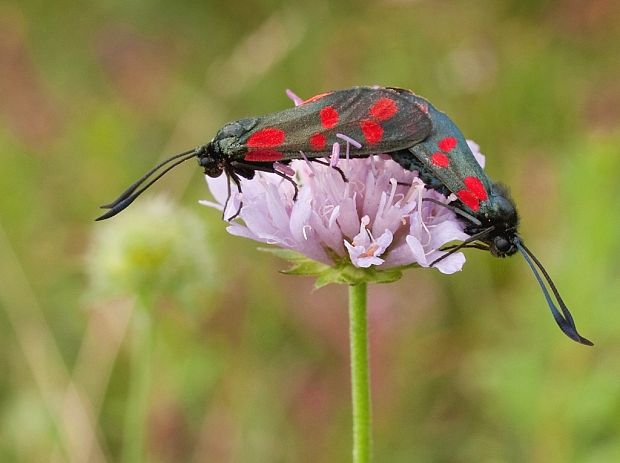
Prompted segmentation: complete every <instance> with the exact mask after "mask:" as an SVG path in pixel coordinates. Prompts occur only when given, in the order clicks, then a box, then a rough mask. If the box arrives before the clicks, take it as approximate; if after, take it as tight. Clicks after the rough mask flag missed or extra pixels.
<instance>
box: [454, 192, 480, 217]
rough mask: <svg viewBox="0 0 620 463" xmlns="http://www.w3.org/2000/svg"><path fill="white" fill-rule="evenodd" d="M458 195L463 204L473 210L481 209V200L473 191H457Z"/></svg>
mask: <svg viewBox="0 0 620 463" xmlns="http://www.w3.org/2000/svg"><path fill="white" fill-rule="evenodd" d="M456 195H457V196H458V197H459V199H460V200H461V201H462V202H463V204H465V205H466V206H468V207H469V208H470V209H471V210H472V211H474V212H476V211H478V209H480V201H478V198H476V197H475V196H474V194H473V193H472V192H471V191H469V190H461V191H457V193H456Z"/></svg>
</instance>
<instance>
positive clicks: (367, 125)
mask: <svg viewBox="0 0 620 463" xmlns="http://www.w3.org/2000/svg"><path fill="white" fill-rule="evenodd" d="M360 128H361V129H362V133H363V134H364V138H365V139H366V141H367V142H368V143H370V144H371V145H372V144H374V143H378V142H380V141H381V138H383V127H381V126H380V125H379V124H378V123H377V122H375V121H371V120H368V119H365V120H363V121H362V122H360Z"/></svg>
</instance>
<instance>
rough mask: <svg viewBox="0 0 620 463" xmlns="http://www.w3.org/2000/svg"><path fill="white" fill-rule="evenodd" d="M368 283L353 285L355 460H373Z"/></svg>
mask: <svg viewBox="0 0 620 463" xmlns="http://www.w3.org/2000/svg"><path fill="white" fill-rule="evenodd" d="M366 287H367V284H366V283H358V284H356V285H350V286H349V336H350V342H351V391H352V399H353V463H369V462H370V455H371V445H372V441H371V416H370V372H369V365H368V320H367V315H366Z"/></svg>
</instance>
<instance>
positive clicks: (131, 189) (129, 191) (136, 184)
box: [100, 149, 199, 209]
mask: <svg viewBox="0 0 620 463" xmlns="http://www.w3.org/2000/svg"><path fill="white" fill-rule="evenodd" d="M198 152H199V149H192V150H188V151H185V152H183V153H179V154H175V155H174V156H172V157H170V158H168V159H166V160H165V161H162V162H160V163H159V164H157V165H156V166H155V167H153V168H152V169H151V170H149V171H148V172H147V173H146V174H144V175H143V176H142V177H140V178H139V179H138V180H136V181H135V182H134V183H132V184H131V185H130V186H129V187H128V188H127V189H126V190H125V191H123V192H122V193H121V194H120V196H119V197H118V198H116V199H115V200H114V201H112V202H111V203H109V204H104V205H103V206H100V207H101V208H102V209H112V208H114V207H115V206H116V205H117V204H119V203H121V202H122V201H123V200H125V199H126V198H127V197H128V196H129V195H131V194H132V193H133V192H134V191H135V190H136V189H137V188H138V187H139V186H140V185H141V184H142V183H144V182H145V181H146V180H147V179H148V178H149V177H150V176H151V175H153V174H154V173H155V172H157V171H158V170H159V169H161V168H162V167H163V166H165V165H166V164H168V163H169V162H171V161H174V160H175V159H178V158H180V157H183V156H187V155H188V154H190V153H192V156H191V157H194V156H197V155H198Z"/></svg>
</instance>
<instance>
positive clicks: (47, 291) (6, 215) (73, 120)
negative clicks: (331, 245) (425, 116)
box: [0, 0, 620, 463]
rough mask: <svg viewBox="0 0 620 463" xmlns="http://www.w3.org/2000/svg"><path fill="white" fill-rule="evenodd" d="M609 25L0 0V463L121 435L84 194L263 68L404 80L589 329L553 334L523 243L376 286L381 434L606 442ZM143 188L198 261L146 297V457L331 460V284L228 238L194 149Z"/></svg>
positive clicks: (515, 449)
mask: <svg viewBox="0 0 620 463" xmlns="http://www.w3.org/2000/svg"><path fill="white" fill-rule="evenodd" d="M619 24H620V11H619V5H618V3H617V2H614V1H611V0H597V1H594V2H579V1H574V0H562V1H545V2H535V1H525V2H524V1H508V0H506V1H499V2H491V1H488V0H487V1H484V0H476V1H471V2H464V1H445V2H431V1H425V0H418V1H402V0H400V1H396V0H392V1H388V0H386V1H382V2H368V3H360V2H337V3H335V2H334V3H332V2H327V1H324V0H319V1H315V2H311V3H304V2H281V1H273V0H272V1H266V0H262V1H252V2H240V1H228V2H222V1H210V2H185V3H184V4H183V5H178V4H173V3H170V2H137V1H133V2H116V1H106V2H99V3H97V4H91V5H89V6H88V7H86V6H85V5H83V4H78V3H75V2H54V3H42V2H35V1H32V0H27V1H22V2H5V3H2V4H0V30H2V34H0V75H2V78H0V101H1V102H2V104H0V121H1V123H0V153H1V155H0V171H1V172H2V175H0V187H1V188H0V191H2V193H3V194H2V195H0V268H1V270H2V272H1V275H0V277H1V278H2V286H1V288H0V289H1V291H0V307H1V308H2V310H0V333H1V336H0V368H1V369H2V372H3V373H4V374H3V375H1V376H0V461H3V462H4V461H6V462H11V461H19V462H22V461H24V462H25V461H28V462H30V461H32V462H38V461H119V460H120V459H121V455H123V447H124V445H126V442H124V435H123V420H124V418H125V415H126V410H127V406H128V390H129V378H130V377H131V375H132V368H131V362H130V358H131V355H132V347H131V339H132V329H131V325H128V323H129V321H128V320H129V317H130V314H131V311H132V309H133V307H134V305H133V304H134V302H135V301H134V296H135V294H131V291H128V292H127V294H124V295H114V297H104V296H102V295H101V294H98V295H97V296H94V293H93V282H92V281H91V280H90V279H89V278H88V276H87V273H86V264H85V262H86V258H85V255H86V254H87V253H88V250H89V246H90V243H92V240H93V238H92V237H93V234H94V233H95V231H96V230H98V229H99V227H100V226H101V224H94V223H93V222H92V219H93V218H94V217H95V216H96V215H97V213H98V211H97V207H98V205H99V204H101V203H102V202H105V201H108V200H110V199H111V198H112V197H113V196H114V195H115V194H117V193H118V192H119V191H120V190H121V189H123V188H124V187H125V186H126V185H127V184H129V183H130V182H131V181H133V179H135V178H136V177H138V176H139V175H141V174H142V173H143V172H144V171H145V170H146V169H147V168H148V167H150V166H151V165H153V164H154V163H155V162H156V161H157V160H158V159H160V158H162V157H164V156H167V155H170V154H173V153H174V152H179V151H182V150H185V149H187V148H188V147H191V146H195V145H197V144H199V143H203V142H205V141H207V140H208V139H210V138H211V137H212V136H213V134H214V132H215V130H217V128H218V127H220V126H221V125H222V124H223V123H225V122H227V121H229V120H231V119H234V118H238V117H243V116H247V115H252V114H260V113H265V112H269V111H273V110H278V109H282V108H284V107H288V106H289V105H290V102H289V101H288V100H287V99H286V98H285V97H284V93H283V90H284V89H285V88H292V89H293V90H295V91H296V92H297V93H298V94H300V95H302V96H310V95H313V94H316V93H319V92H321V91H324V90H328V89H335V88H342V87H347V86H352V85H359V84H382V85H394V86H402V87H407V88H412V89H414V90H415V91H416V92H417V93H419V94H421V95H424V96H426V97H427V98H429V99H430V100H431V101H433V102H434V103H435V104H436V105H437V106H438V107H440V108H442V109H444V110H445V111H447V112H448V113H449V114H450V115H451V116H452V117H453V118H454V119H455V120H456V121H457V123H458V124H459V126H460V127H461V128H462V129H463V131H464V132H465V133H466V135H467V136H468V137H470V138H473V139H475V140H476V141H477V142H478V143H479V144H480V145H481V147H482V150H483V152H484V153H485V154H487V170H488V172H489V173H490V175H491V176H492V177H493V178H495V179H501V180H502V181H503V182H505V183H507V184H509V185H510V186H511V187H512V192H513V195H514V197H515V199H516V201H517V204H519V207H520V212H521V215H522V222H523V225H522V233H523V235H524V236H525V238H526V239H527V242H528V245H529V246H530V247H531V248H532V249H534V250H535V252H536V253H537V255H538V256H539V257H540V258H541V259H542V260H543V262H544V263H545V265H546V266H547V268H548V270H549V271H550V273H551V274H552V276H553V277H554V279H555V281H556V283H557V285H558V287H559V288H560V290H561V291H562V295H563V296H564V298H565V299H566V301H567V302H568V303H569V305H570V307H571V308H572V310H573V314H574V316H575V318H576V321H577V323H578V325H579V327H580V330H581V331H582V332H583V334H584V335H586V336H587V337H589V338H591V339H593V340H594V342H595V343H596V346H595V347H594V348H593V349H585V348H582V347H580V346H577V345H575V344H573V343H571V342H570V341H568V340H567V339H565V337H563V336H562V335H561V333H559V331H558V330H557V328H556V327H555V326H554V324H553V321H552V319H551V317H550V316H549V314H548V313H547V309H546V307H545V303H544V300H543V297H542V295H541V294H540V293H539V289H538V287H537V285H536V283H535V281H534V279H533V277H532V276H531V275H530V274H529V271H528V270H527V268H526V266H525V265H524V263H523V262H521V261H520V260H519V259H518V258H515V259H509V260H506V261H499V260H497V259H492V258H491V257H489V256H487V255H484V254H482V253H481V254H475V253H470V254H469V255H468V263H467V265H466V268H465V271H464V272H462V273H461V274H459V275H455V276H453V277H450V278H444V277H441V275H439V274H434V273H435V272H423V271H412V272H410V273H409V274H408V275H407V276H406V277H405V278H404V279H403V280H402V281H400V282H398V283H396V284H392V285H388V286H382V287H375V288H372V289H371V294H370V304H371V314H370V316H371V322H372V323H373V325H372V330H371V332H372V335H373V340H372V362H373V369H374V370H373V376H374V378H373V381H374V398H375V404H374V416H375V421H376V429H375V446H376V449H375V455H376V460H377V461H390V462H411V461H421V462H438V463H440V462H489V463H490V462H523V461H528V462H545V463H549V462H558V463H560V462H561V463H564V462H578V463H583V462H593V463H594V462H597V463H598V462H605V463H606V462H610V461H618V460H620V438H619V437H618V436H619V435H620V429H619V427H620V426H619V423H620V382H618V380H617V376H618V372H619V371H620V364H619V360H618V359H619V358H620V355H618V354H619V353H620V352H619V350H620V341H618V339H620V337H619V336H618V335H617V333H618V332H619V330H618V326H620V320H619V317H620V311H619V310H618V309H619V308H620V307H619V303H618V301H619V297H618V296H619V294H618V291H619V290H618V280H619V278H618V277H619V274H620V267H619V265H618V257H619V256H620V244H619V243H620V241H618V239H617V237H618V230H619V229H620V224H619V223H618V221H619V220H620V219H619V217H620V210H619V208H620V206H619V205H618V204H619V202H618V201H617V200H616V198H617V195H618V193H619V189H620V187H619V186H618V185H619V183H618V181H617V176H618V172H620V157H619V156H618V146H619V145H620V143H619V142H620V130H619V129H620V123H619V122H620V83H619V82H618V79H617V76H618V75H619V73H620V61H618V59H617V57H618V54H619V53H618V52H619V51H620V50H619V47H618V44H619V43H620V27H619ZM162 192H163V193H166V194H167V195H168V196H169V197H170V198H173V201H175V202H178V204H179V207H180V205H183V208H184V211H186V213H188V214H193V215H195V216H196V217H198V218H199V223H201V224H202V226H204V236H205V239H208V242H207V244H206V246H207V248H206V250H205V251H204V252H205V253H206V254H207V258H208V261H209V263H210V267H211V268H210V269H207V270H203V271H196V272H194V273H195V275H193V276H194V279H191V278H189V277H184V278H183V279H182V280H179V281H177V280H170V281H172V282H174V284H171V285H168V286H165V287H161V288H158V291H157V297H156V299H155V301H154V302H153V303H152V304H151V306H150V317H151V320H152V329H153V344H152V349H151V350H152V351H151V352H150V358H151V359H152V360H151V361H152V362H153V368H152V378H151V385H150V394H149V401H148V404H147V405H148V420H147V421H148V423H147V425H146V426H145V433H146V442H147V445H146V447H147V452H148V458H147V459H148V461H155V462H165V461H196V462H198V461H218V462H227V461H230V462H267V461H268V462H279V461H312V462H334V461H348V458H349V449H350V429H349V420H350V417H349V395H348V394H349V387H348V368H347V356H348V354H347V339H346V333H347V328H346V301H345V291H344V289H343V288H325V289H322V290H320V291H318V292H312V291H311V287H312V282H311V281H308V280H305V279H296V278H292V277H285V276H282V275H280V274H278V273H277V270H278V269H280V268H282V267H283V266H284V264H283V263H281V262H278V261H277V260H275V259H274V258H271V257H269V256H268V255H266V254H264V253H259V252H257V251H256V250H255V245H254V244H253V243H250V242H246V241H244V240H241V239H238V238H234V237H232V236H228V235H227V234H226V233H225V231H224V224H223V223H222V222H221V221H220V216H219V214H218V213H217V212H216V211H213V210H207V209H204V208H202V207H200V206H198V205H197V204H196V201H197V200H198V199H200V198H203V197H204V196H206V191H205V188H204V184H203V180H202V178H201V176H200V174H199V172H198V169H195V168H192V167H189V166H185V167H184V168H179V169H177V171H175V174H174V175H171V176H170V177H169V178H166V179H165V180H162V181H161V182H160V184H158V185H157V186H156V187H155V189H154V191H153V192H150V193H149V194H150V195H151V196H156V195H157V194H158V193H162ZM141 199H142V201H138V202H137V203H136V204H135V205H134V206H132V208H131V209H129V210H128V211H127V212H126V213H125V214H127V217H128V218H129V217H132V216H133V217H136V216H137V214H139V213H140V211H141V210H142V209H143V208H145V207H147V205H148V203H149V199H148V198H141ZM128 220H131V219H128ZM171 220H172V219H171ZM190 235H191V236H194V235H193V233H188V234H185V235H184V234H183V233H180V234H179V236H178V240H179V241H180V242H182V241H183V240H188V239H189V237H190ZM186 244H187V245H189V246H191V244H192V241H188V242H187V243H186ZM178 265H180V264H175V266H173V267H174V268H173V269H172V270H174V269H175V268H176V266H178ZM212 272H213V273H212ZM215 272H217V273H215ZM173 273H174V272H173ZM210 275H217V281H216V284H215V285H214V284H213V282H212V281H208V280H210V279H211V276H210ZM202 282H204V286H203V288H202V290H201V291H189V292H188V288H189V287H195V286H196V285H199V286H200V285H201V283H202ZM411 302H415V303H414V304H412V303H411Z"/></svg>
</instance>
